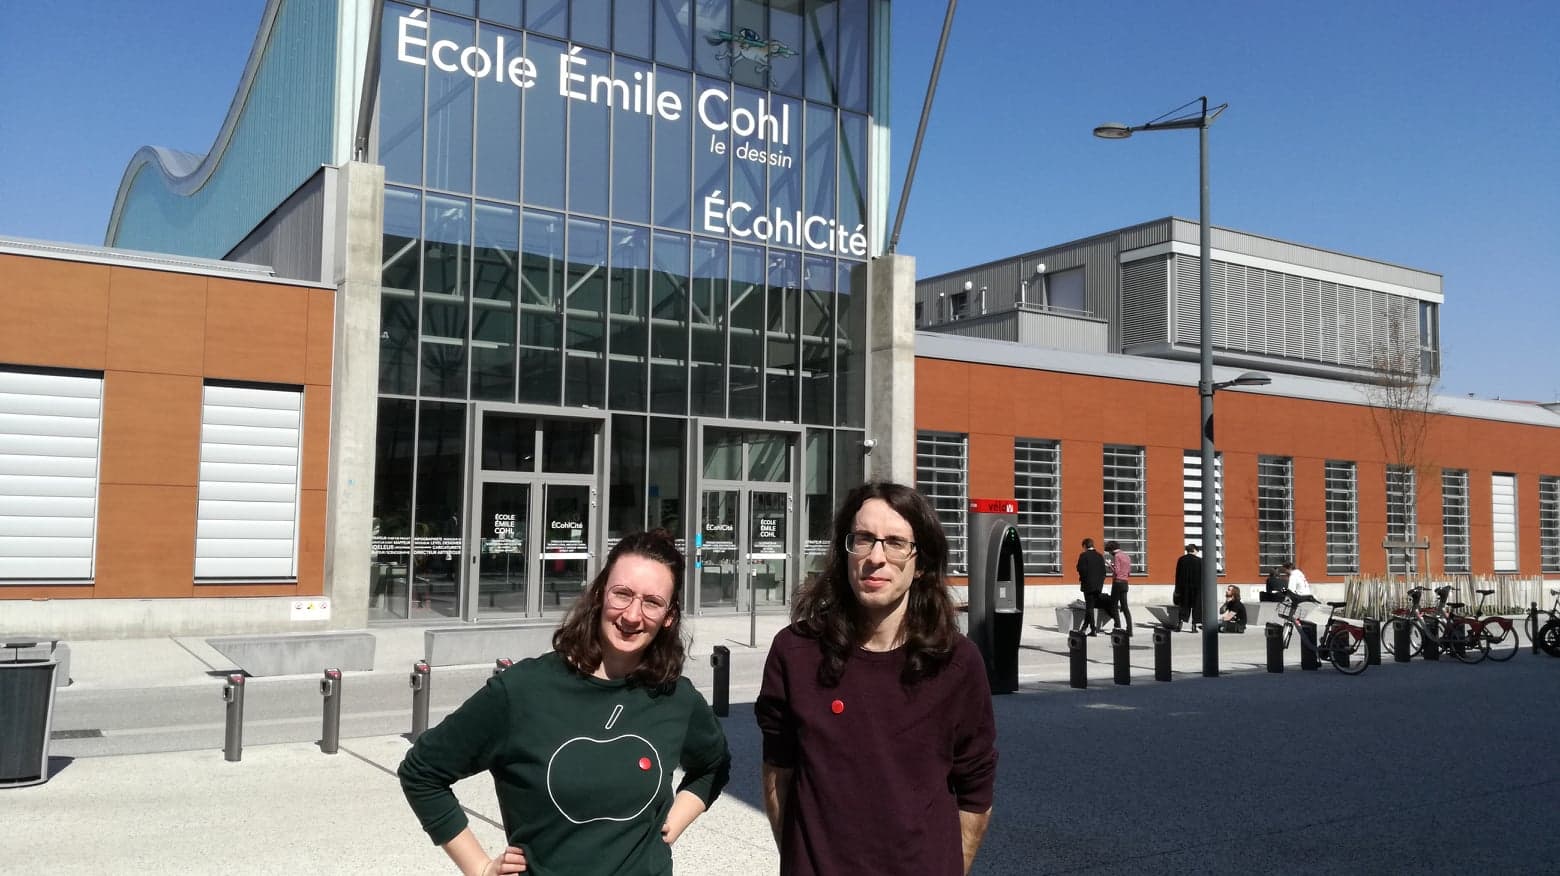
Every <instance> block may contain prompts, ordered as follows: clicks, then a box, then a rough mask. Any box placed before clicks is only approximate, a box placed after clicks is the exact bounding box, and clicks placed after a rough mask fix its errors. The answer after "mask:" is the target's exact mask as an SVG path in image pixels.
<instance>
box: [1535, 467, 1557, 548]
mask: <svg viewBox="0 0 1560 876" xmlns="http://www.w3.org/2000/svg"><path fill="white" fill-rule="evenodd" d="M1538 563H1539V569H1541V570H1542V571H1544V572H1560V477H1555V476H1554V475H1543V476H1541V477H1539V479H1538Z"/></svg>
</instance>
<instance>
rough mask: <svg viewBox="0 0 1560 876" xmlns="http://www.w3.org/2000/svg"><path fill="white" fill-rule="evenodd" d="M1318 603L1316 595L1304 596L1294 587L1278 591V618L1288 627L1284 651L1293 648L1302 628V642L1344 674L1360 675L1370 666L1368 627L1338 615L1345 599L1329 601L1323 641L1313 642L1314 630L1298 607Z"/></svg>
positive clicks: (1323, 628)
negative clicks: (1302, 618) (1301, 616)
mask: <svg viewBox="0 0 1560 876" xmlns="http://www.w3.org/2000/svg"><path fill="white" fill-rule="evenodd" d="M1307 602H1318V600H1317V598H1316V597H1314V596H1301V595H1299V594H1297V593H1295V592H1294V591H1292V590H1288V589H1285V590H1280V591H1279V593H1278V619H1279V621H1280V622H1281V623H1282V625H1283V627H1284V650H1285V651H1287V650H1289V640H1290V638H1291V637H1292V636H1293V635H1294V633H1295V631H1296V630H1299V631H1300V644H1301V646H1303V647H1305V648H1309V649H1311V651H1312V652H1313V653H1315V654H1316V658H1317V659H1318V660H1325V661H1327V662H1329V663H1331V664H1332V665H1333V667H1334V668H1335V669H1337V670H1338V671H1339V672H1342V673H1343V674H1344V675H1359V674H1360V673H1361V672H1364V671H1365V667H1366V666H1367V665H1368V663H1367V661H1366V659H1365V630H1364V629H1363V628H1362V627H1359V626H1356V625H1355V624H1354V623H1353V622H1351V621H1348V620H1346V619H1344V618H1341V617H1336V616H1335V615H1336V614H1337V611H1338V609H1340V608H1342V607H1344V606H1345V605H1346V604H1347V603H1344V602H1329V603H1327V620H1326V622H1324V623H1323V624H1322V625H1321V628H1322V633H1321V641H1320V644H1318V643H1316V642H1313V641H1312V639H1311V633H1310V632H1308V631H1307V630H1306V629H1305V628H1304V627H1302V626H1301V623H1303V621H1302V620H1301V619H1300V613H1299V611H1298V610H1297V609H1298V608H1299V607H1300V605H1301V604H1302V603H1307Z"/></svg>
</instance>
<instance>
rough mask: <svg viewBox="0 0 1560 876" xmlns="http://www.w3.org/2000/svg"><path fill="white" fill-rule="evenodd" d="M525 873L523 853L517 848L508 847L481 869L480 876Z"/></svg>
mask: <svg viewBox="0 0 1560 876" xmlns="http://www.w3.org/2000/svg"><path fill="white" fill-rule="evenodd" d="M524 872H525V851H524V850H522V849H521V848H520V847H519V846H509V847H508V848H506V849H504V851H503V852H502V853H500V854H499V856H498V857H496V858H494V859H493V860H491V861H489V862H488V865H487V866H486V867H483V868H482V876H503V874H505V873H524Z"/></svg>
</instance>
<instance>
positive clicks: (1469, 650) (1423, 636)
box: [1392, 584, 1490, 663]
mask: <svg viewBox="0 0 1560 876" xmlns="http://www.w3.org/2000/svg"><path fill="white" fill-rule="evenodd" d="M1451 589H1452V588H1451V587H1450V586H1449V585H1448V586H1442V587H1437V588H1435V590H1434V591H1433V592H1434V593H1435V595H1436V600H1437V603H1438V605H1437V607H1436V608H1420V607H1419V600H1420V597H1421V596H1422V595H1423V594H1424V593H1425V592H1426V591H1430V588H1429V587H1426V586H1424V585H1422V584H1421V585H1419V586H1417V587H1411V588H1409V591H1408V594H1409V596H1410V598H1412V599H1413V601H1414V607H1413V609H1412V610H1411V611H1410V612H1409V613H1408V614H1407V618H1406V619H1407V621H1408V623H1409V624H1410V626H1409V642H1410V643H1411V644H1412V643H1413V641H1414V637H1415V636H1416V635H1417V636H1418V637H1419V640H1420V641H1419V643H1418V644H1417V645H1415V646H1414V647H1413V649H1412V650H1413V652H1414V653H1417V652H1419V651H1420V650H1422V649H1423V648H1425V647H1431V648H1436V649H1438V652H1439V653H1443V654H1444V653H1446V652H1448V651H1449V652H1451V654H1452V656H1453V657H1456V658H1457V659H1458V660H1461V661H1462V662H1464V663H1478V662H1480V661H1482V660H1483V659H1484V658H1485V657H1488V656H1489V655H1490V642H1489V639H1487V638H1485V637H1484V636H1481V635H1479V634H1478V633H1477V632H1476V631H1475V628H1474V625H1473V621H1472V620H1471V619H1469V618H1466V617H1456V616H1453V615H1450V614H1448V613H1447V612H1445V611H1444V610H1443V609H1442V608H1441V607H1440V605H1441V604H1444V603H1445V602H1446V595H1447V594H1448V593H1450V592H1451ZM1401 616H1402V615H1398V614H1397V613H1396V612H1394V617H1401ZM1392 653H1394V654H1395V653H1397V652H1396V651H1393V652H1392Z"/></svg>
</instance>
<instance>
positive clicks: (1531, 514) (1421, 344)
mask: <svg viewBox="0 0 1560 876" xmlns="http://www.w3.org/2000/svg"><path fill="white" fill-rule="evenodd" d="M1198 236H1199V228H1198V224H1197V223H1195V222H1188V221H1186V220H1182V219H1174V218H1169V219H1162V220H1158V221H1154V222H1147V223H1144V224H1142V225H1137V226H1133V227H1130V228H1124V229H1120V230H1117V231H1111V232H1107V233H1104V234H1099V235H1095V236H1092V237H1089V238H1086V239H1083V240H1078V241H1074V242H1071V243H1067V244H1062V245H1059V246H1053V247H1049V248H1046V249H1041V250H1037V251H1035V252H1031V253H1026V254H1023V255H1019V256H1015V257H1012V258H1007V259H1001V260H999V261H996V262H991V263H988V264H983V265H978V266H975V267H971V268H968V269H965V270H960V271H954V272H951V273H948V274H943V275H940V276H936V277H930V278H927V279H924V280H921V281H919V282H918V283H917V285H916V302H915V312H916V324H917V326H918V327H919V328H920V329H921V331H920V333H919V334H918V336H917V338H916V378H917V383H916V418H915V419H916V429H917V445H918V453H917V480H918V482H919V483H920V485H921V487H922V489H923V491H925V492H927V493H928V494H930V495H932V496H933V497H934V499H935V501H936V502H937V504H938V506H939V508H940V510H941V513H942V514H943V521H944V524H945V526H946V527H947V528H948V529H949V531H950V532H953V533H955V536H956V540H957V538H958V537H959V536H960V534H962V533H963V531H964V527H965V520H966V514H965V511H964V509H965V507H966V505H967V500H968V499H969V498H973V497H984V496H1000V497H1008V498H1016V499H1017V500H1018V507H1019V513H1020V528H1021V531H1022V533H1023V535H1024V537H1025V544H1026V548H1027V553H1026V557H1025V558H1026V565H1027V572H1028V575H1029V580H1030V581H1036V580H1038V581H1049V582H1053V583H1059V582H1067V583H1071V582H1072V581H1074V580H1075V575H1074V572H1073V561H1072V558H1073V557H1074V556H1075V555H1076V551H1077V549H1078V545H1079V542H1081V540H1082V539H1083V538H1085V537H1091V536H1092V537H1093V538H1094V539H1095V540H1096V542H1101V541H1104V540H1115V541H1118V542H1120V543H1121V544H1122V546H1123V548H1124V549H1125V550H1127V551H1128V552H1129V553H1130V554H1132V555H1133V557H1134V558H1135V560H1136V563H1137V567H1138V569H1137V573H1138V574H1139V575H1140V576H1141V578H1140V582H1148V583H1155V584H1168V583H1170V582H1171V581H1172V580H1173V572H1174V567H1175V560H1176V559H1177V558H1178V557H1179V556H1180V555H1181V553H1182V551H1183V548H1184V546H1185V545H1186V544H1187V543H1189V542H1196V543H1199V544H1200V543H1201V541H1202V533H1203V520H1202V508H1203V502H1202V474H1201V472H1202V462H1201V454H1200V438H1199V435H1198V424H1199V408H1198V394H1197V379H1198V368H1197V362H1196V360H1197V357H1198V352H1199V342H1200V333H1199V324H1200V314H1199V312H1198V288H1199V281H1200V261H1199V249H1198ZM1211 262H1212V272H1211V298H1212V305H1213V308H1214V311H1213V323H1214V332H1213V353H1214V362H1215V365H1216V366H1217V367H1216V371H1215V378H1214V379H1215V381H1216V382H1218V381H1224V380H1228V379H1231V378H1234V377H1236V376H1237V375H1238V374H1239V373H1241V372H1243V371H1247V370H1257V371H1260V372H1262V373H1264V374H1266V375H1269V376H1270V377H1271V378H1272V382H1271V383H1270V384H1268V385H1267V386H1264V387H1261V388H1241V389H1233V390H1230V391H1225V392H1220V393H1219V394H1218V395H1217V403H1216V423H1217V433H1216V444H1217V447H1218V449H1219V455H1218V457H1217V460H1218V462H1217V463H1216V466H1217V468H1216V472H1215V479H1216V482H1217V484H1218V489H1219V494H1218V495H1216V496H1215V497H1214V503H1213V504H1214V506H1215V508H1217V509H1218V511H1219V519H1218V520H1217V521H1216V525H1217V527H1218V528H1217V529H1216V544H1217V545H1218V553H1219V556H1218V557H1217V562H1218V563H1219V569H1220V572H1221V576H1222V578H1223V580H1226V581H1232V582H1255V581H1260V580H1261V579H1262V577H1263V576H1264V575H1265V573H1266V571H1267V570H1269V569H1271V568H1272V567H1273V566H1274V565H1277V564H1280V563H1282V562H1285V561H1287V560H1291V559H1294V560H1296V561H1298V563H1299V565H1300V566H1301V568H1303V569H1304V570H1306V572H1307V573H1308V575H1309V576H1310V577H1311V579H1312V580H1315V581H1331V582H1335V583H1339V582H1343V581H1344V580H1345V579H1346V578H1347V577H1349V576H1354V575H1361V574H1375V575H1380V574H1382V573H1384V572H1386V571H1388V570H1389V569H1390V570H1391V571H1393V572H1405V571H1409V570H1413V571H1415V572H1420V571H1423V572H1428V573H1430V574H1433V575H1436V576H1443V577H1444V576H1457V575H1463V576H1468V575H1477V576H1485V577H1492V576H1527V577H1536V576H1543V575H1555V574H1560V414H1557V412H1556V410H1555V409H1554V408H1555V406H1553V405H1551V406H1548V407H1545V406H1541V405H1537V404H1522V403H1512V402H1499V401H1486V400H1474V399H1466V398H1452V397H1447V396H1438V395H1434V394H1433V391H1432V387H1433V381H1434V378H1435V377H1436V376H1437V375H1438V374H1439V371H1440V343H1439V331H1438V327H1439V319H1440V309H1441V306H1442V304H1443V302H1444V297H1443V294H1442V289H1441V277H1440V276H1439V275H1436V274H1433V273H1429V272H1426V271H1420V270H1415V269H1412V268H1405V267H1401V266H1397V265H1390V264H1385V263H1382V262H1378V261H1373V260H1370V259H1366V258H1361V257H1357V256H1351V255H1345V254H1341V253H1335V252H1328V251H1325V250H1319V249H1315V248H1312V247H1307V246H1302V245H1299V244H1295V243H1288V242H1285V241H1279V240H1273V239H1270V238H1264V237H1259V236H1256V235H1251V234H1245V233H1242V232H1238V231H1232V230H1229V229H1223V228H1214V229H1212V253H1211ZM1180 360H1186V361H1180ZM1410 545H1417V546H1416V547H1410ZM957 562H959V560H956V563H957ZM1069 598H1070V594H1069Z"/></svg>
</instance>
